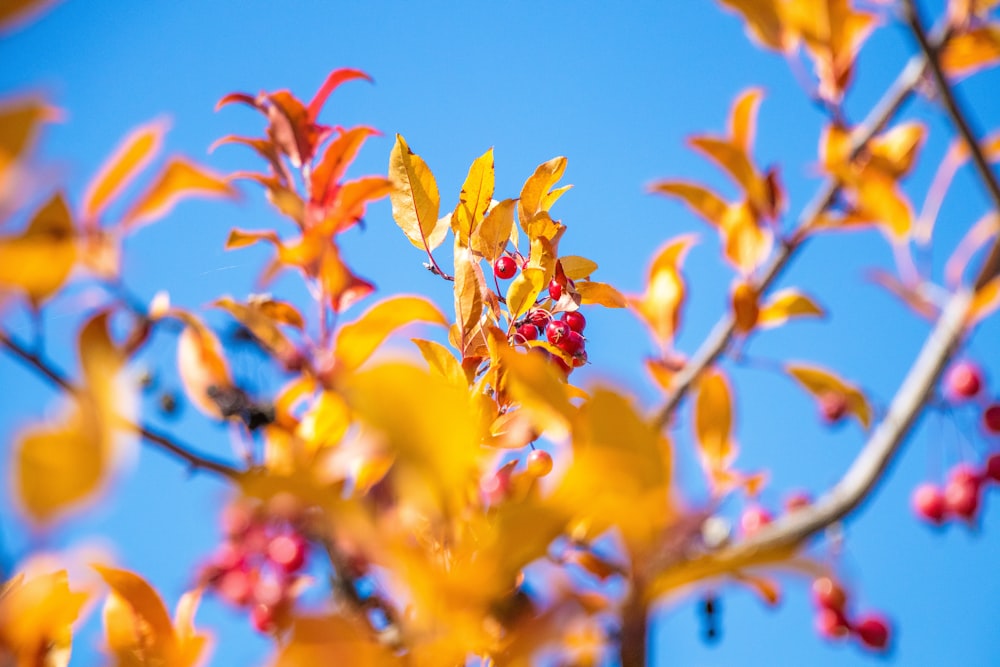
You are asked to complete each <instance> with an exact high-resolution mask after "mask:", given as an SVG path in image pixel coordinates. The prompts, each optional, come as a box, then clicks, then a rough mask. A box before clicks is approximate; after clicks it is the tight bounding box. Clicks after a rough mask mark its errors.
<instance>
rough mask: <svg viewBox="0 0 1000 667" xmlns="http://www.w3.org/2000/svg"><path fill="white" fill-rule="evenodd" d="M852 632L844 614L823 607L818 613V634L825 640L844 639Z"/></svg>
mask: <svg viewBox="0 0 1000 667" xmlns="http://www.w3.org/2000/svg"><path fill="white" fill-rule="evenodd" d="M850 631H851V626H850V624H849V623H848V622H847V618H846V617H845V616H844V614H843V613H842V612H840V611H837V610H836V609H830V608H829V607H823V608H822V609H820V610H819V611H818V612H817V613H816V632H818V633H819V634H820V636H821V637H823V638H824V639H843V638H844V637H846V636H847V635H848V634H849V633H850Z"/></svg>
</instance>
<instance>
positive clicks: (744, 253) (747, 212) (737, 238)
mask: <svg viewBox="0 0 1000 667" xmlns="http://www.w3.org/2000/svg"><path fill="white" fill-rule="evenodd" d="M722 238H723V241H724V244H725V248H724V249H725V254H726V259H728V260H729V261H730V262H731V263H732V264H733V266H735V267H736V268H737V269H738V270H739V271H740V273H742V274H743V275H744V276H748V275H750V274H751V273H753V271H755V270H756V269H757V267H759V266H761V265H762V264H763V263H764V260H766V259H767V258H768V256H769V255H770V253H771V248H772V246H773V245H774V235H773V233H772V232H771V230H770V229H768V228H766V227H763V226H761V224H760V223H759V221H758V220H757V218H756V216H755V215H754V213H753V210H752V209H751V207H750V206H749V204H747V203H746V202H740V203H737V204H733V205H731V206H729V207H728V208H727V209H726V215H725V217H724V218H723V229H722Z"/></svg>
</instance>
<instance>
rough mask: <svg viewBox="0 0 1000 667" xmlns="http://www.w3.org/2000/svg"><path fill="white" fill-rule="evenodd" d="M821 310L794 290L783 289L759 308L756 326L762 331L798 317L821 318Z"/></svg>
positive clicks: (809, 299) (805, 296) (822, 313)
mask: <svg viewBox="0 0 1000 667" xmlns="http://www.w3.org/2000/svg"><path fill="white" fill-rule="evenodd" d="M824 315H825V313H824V312H823V309H822V308H820V307H819V306H817V305H816V303H815V302H814V301H813V300H812V299H811V298H809V297H808V296H807V295H805V294H803V293H802V292H800V291H799V290H796V289H794V288H788V289H783V290H779V291H777V292H775V293H774V294H772V295H771V297H770V298H769V299H768V300H767V302H766V303H765V304H764V305H763V306H762V307H761V310H760V316H759V318H758V320H757V325H758V326H759V327H761V328H762V329H769V328H772V327H777V326H781V325H782V324H784V323H785V322H787V321H788V320H790V319H793V318H799V317H823V316H824Z"/></svg>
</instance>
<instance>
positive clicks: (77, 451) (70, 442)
mask: <svg viewBox="0 0 1000 667" xmlns="http://www.w3.org/2000/svg"><path fill="white" fill-rule="evenodd" d="M93 410H94V408H93V406H89V409H88V407H87V406H83V405H80V406H74V412H73V413H71V415H70V416H69V418H68V419H66V420H65V421H64V422H63V423H61V424H58V425H55V426H48V425H46V426H36V427H33V428H30V429H28V430H26V431H25V432H24V433H23V434H21V436H20V437H18V439H17V442H16V444H15V458H14V465H13V466H12V470H11V473H12V476H13V479H12V480H11V486H12V487H13V488H14V489H15V490H16V492H17V497H18V499H19V501H20V503H21V505H22V506H23V508H24V510H25V512H27V514H28V516H29V517H30V518H31V519H33V520H34V521H38V522H41V523H50V522H51V521H52V520H53V519H56V518H57V517H58V516H59V515H61V514H65V513H66V512H67V511H68V510H70V509H73V508H74V507H75V506H76V505H78V504H79V503H81V502H83V501H85V500H87V499H90V498H92V497H93V495H94V493H95V492H96V491H97V490H98V489H99V488H100V486H101V483H102V481H103V480H104V476H105V468H106V456H105V452H104V451H103V447H102V443H103V440H104V438H105V434H104V432H103V431H102V430H101V429H102V426H101V424H100V423H99V421H98V420H97V419H96V418H95V416H96V415H94V414H93Z"/></svg>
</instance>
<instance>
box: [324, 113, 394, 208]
mask: <svg viewBox="0 0 1000 667" xmlns="http://www.w3.org/2000/svg"><path fill="white" fill-rule="evenodd" d="M374 134H378V130H375V129H374V128H371V127H364V126H359V127H352V128H351V129H349V130H347V131H345V132H344V133H343V134H341V135H340V136H339V137H337V138H336V139H334V140H333V141H331V142H330V144H329V145H328V146H327V147H326V150H325V151H323V157H322V158H320V160H319V162H318V163H317V164H316V167H315V169H314V170H313V172H312V175H311V176H310V179H311V181H312V188H311V191H310V197H311V198H312V201H314V202H319V203H320V204H324V205H325V204H327V203H329V202H330V200H332V198H333V196H334V194H335V193H336V190H337V183H338V182H339V181H340V179H341V178H343V177H344V173H345V172H346V171H347V167H349V166H350V164H351V162H352V161H353V160H354V158H355V157H356V156H357V154H358V151H359V150H361V146H362V144H364V142H365V139H367V138H368V137H370V136H372V135H374Z"/></svg>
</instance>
